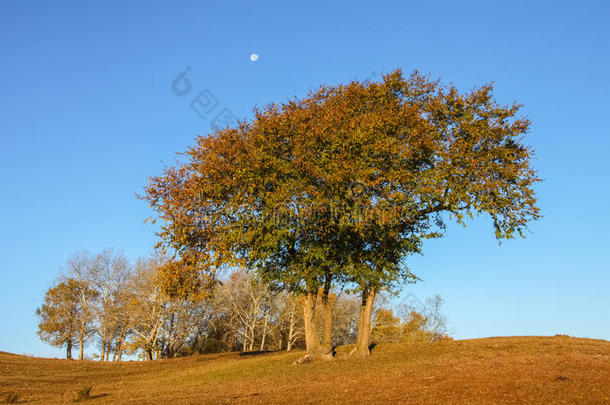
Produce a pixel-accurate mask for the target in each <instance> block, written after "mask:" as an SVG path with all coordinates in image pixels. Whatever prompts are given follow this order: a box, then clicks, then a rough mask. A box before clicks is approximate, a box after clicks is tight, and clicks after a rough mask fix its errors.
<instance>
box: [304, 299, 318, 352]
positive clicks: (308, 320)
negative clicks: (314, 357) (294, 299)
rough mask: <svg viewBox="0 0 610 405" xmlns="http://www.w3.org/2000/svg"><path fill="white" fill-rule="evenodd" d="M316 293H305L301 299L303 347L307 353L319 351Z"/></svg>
mask: <svg viewBox="0 0 610 405" xmlns="http://www.w3.org/2000/svg"><path fill="white" fill-rule="evenodd" d="M316 298H317V297H316V294H315V293H312V292H309V291H308V292H307V293H305V297H304V299H303V321H304V323H305V347H306V349H307V353H308V354H316V353H319V352H320V335H319V334H318V328H317V327H316V322H315V316H316Z"/></svg>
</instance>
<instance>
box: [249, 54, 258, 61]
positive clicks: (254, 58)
mask: <svg viewBox="0 0 610 405" xmlns="http://www.w3.org/2000/svg"><path fill="white" fill-rule="evenodd" d="M257 60H258V53H253V54H251V55H250V62H256V61H257Z"/></svg>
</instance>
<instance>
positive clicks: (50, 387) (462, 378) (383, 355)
mask: <svg viewBox="0 0 610 405" xmlns="http://www.w3.org/2000/svg"><path fill="white" fill-rule="evenodd" d="M347 350H348V348H346V347H345V348H340V349H339V350H338V352H339V353H338V358H337V360H336V361H333V362H328V363H313V364H305V365H299V366H292V365H291V363H292V361H293V360H295V359H296V358H297V357H299V355H300V354H301V353H298V352H291V353H271V354H264V355H252V356H240V355H239V354H237V353H228V354H219V355H203V356H195V357H190V358H184V359H176V360H162V361H154V362H147V363H140V362H125V363H121V364H103V363H96V362H90V361H82V362H80V361H69V360H52V359H39V358H30V357H23V356H16V355H11V354H6V353H0V400H2V399H4V398H5V397H6V396H7V395H8V394H11V393H14V394H17V395H18V396H19V403H24V402H27V403H44V404H53V403H70V402H72V400H73V398H74V395H75V392H77V391H78V390H81V389H83V387H87V386H92V387H93V389H92V390H91V399H88V400H87V401H86V402H87V403H100V404H101V403H134V404H140V403H146V404H165V403H171V404H200V403H261V404H268V403H292V404H300V403H314V402H316V403H360V402H366V403H388V402H396V403H409V404H414V403H415V404H418V403H432V404H472V403H477V404H478V403H482V404H497V403H526V404H550V403H554V404H555V403H570V404H608V405H610V342H607V341H601V340H592V339H577V338H569V337H563V336H560V337H505V338H487V339H476V340H462V341H454V342H439V343H434V344H414V345H402V344H396V345H380V346H378V347H377V348H375V350H374V351H373V356H372V357H371V358H370V359H361V360H356V359H348V358H346V357H345V353H346V352H347Z"/></svg>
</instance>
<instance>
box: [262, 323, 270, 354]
mask: <svg viewBox="0 0 610 405" xmlns="http://www.w3.org/2000/svg"><path fill="white" fill-rule="evenodd" d="M268 321H269V314H266V315H265V323H264V324H263V337H262V339H261V348H260V351H261V352H262V351H263V350H265V338H266V337H267V322H268Z"/></svg>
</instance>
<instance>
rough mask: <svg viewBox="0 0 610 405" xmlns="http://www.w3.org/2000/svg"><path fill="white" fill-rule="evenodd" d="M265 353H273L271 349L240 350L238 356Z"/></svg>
mask: <svg viewBox="0 0 610 405" xmlns="http://www.w3.org/2000/svg"><path fill="white" fill-rule="evenodd" d="M267 353H273V351H271V350H255V351H252V352H240V353H239V356H240V357H245V356H258V355H260V354H267Z"/></svg>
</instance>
